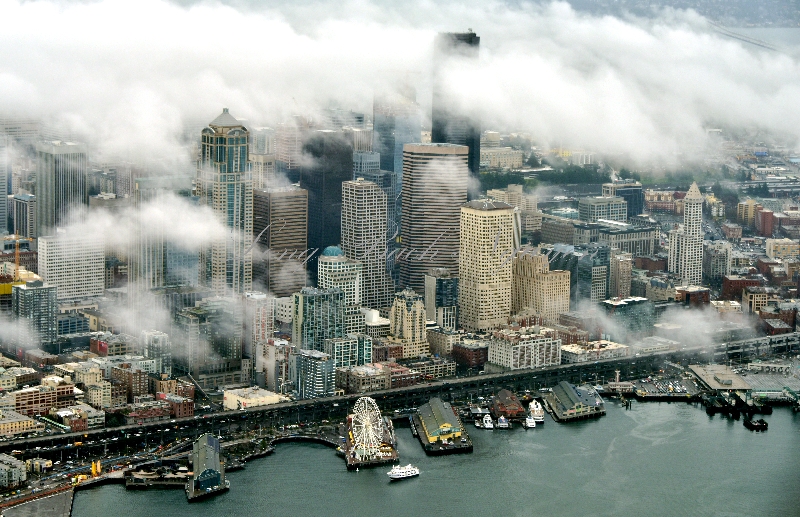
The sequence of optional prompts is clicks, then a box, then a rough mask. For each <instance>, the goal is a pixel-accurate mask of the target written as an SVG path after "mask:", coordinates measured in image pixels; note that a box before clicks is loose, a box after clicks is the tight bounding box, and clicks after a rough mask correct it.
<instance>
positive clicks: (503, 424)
mask: <svg viewBox="0 0 800 517" xmlns="http://www.w3.org/2000/svg"><path fill="white" fill-rule="evenodd" d="M497 428H498V429H511V422H509V421H508V419H507V418H506V417H504V416H501V417H500V418H498V419H497Z"/></svg>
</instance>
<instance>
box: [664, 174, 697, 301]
mask: <svg viewBox="0 0 800 517" xmlns="http://www.w3.org/2000/svg"><path fill="white" fill-rule="evenodd" d="M683 203H684V204H683V228H682V229H679V230H672V231H671V232H669V271H670V273H676V274H678V275H679V276H680V277H681V280H682V282H683V284H684V285H700V282H701V281H702V279H703V226H702V224H703V195H702V194H701V193H700V189H699V188H697V183H692V186H691V187H690V188H689V192H687V193H686V197H685V198H683Z"/></svg>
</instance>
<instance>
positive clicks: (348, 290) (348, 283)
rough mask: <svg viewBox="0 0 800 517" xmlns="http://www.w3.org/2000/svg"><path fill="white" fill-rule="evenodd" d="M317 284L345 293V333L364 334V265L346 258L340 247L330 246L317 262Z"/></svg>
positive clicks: (320, 286)
mask: <svg viewBox="0 0 800 517" xmlns="http://www.w3.org/2000/svg"><path fill="white" fill-rule="evenodd" d="M317 271H318V278H317V280H318V281H317V284H318V286H319V288H320V289H333V288H338V289H341V290H342V291H343V292H344V302H345V308H344V322H345V333H346V334H351V333H354V332H364V315H363V314H362V313H361V305H362V293H363V288H364V282H363V279H364V275H363V264H362V263H361V261H359V260H353V259H351V258H349V257H346V256H345V254H344V252H343V251H342V249H341V248H340V247H338V246H328V247H327V248H325V250H324V251H323V252H322V255H320V257H319V260H318V261H317Z"/></svg>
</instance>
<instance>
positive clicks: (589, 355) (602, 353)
mask: <svg viewBox="0 0 800 517" xmlns="http://www.w3.org/2000/svg"><path fill="white" fill-rule="evenodd" d="M628 351H629V347H628V345H623V344H620V343H614V342H613V341H607V340H605V339H600V340H598V341H589V342H588V343H587V344H586V345H585V346H581V345H564V346H562V347H561V360H562V362H564V364H570V363H585V362H588V361H599V360H600V359H613V358H616V357H626V356H627V355H628Z"/></svg>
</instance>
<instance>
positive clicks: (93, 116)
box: [0, 0, 800, 162]
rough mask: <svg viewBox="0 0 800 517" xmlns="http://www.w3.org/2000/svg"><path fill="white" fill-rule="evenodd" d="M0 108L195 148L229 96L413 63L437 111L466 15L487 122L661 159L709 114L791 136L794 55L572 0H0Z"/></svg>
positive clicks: (367, 89)
mask: <svg viewBox="0 0 800 517" xmlns="http://www.w3.org/2000/svg"><path fill="white" fill-rule="evenodd" d="M0 10H1V11H2V12H3V13H4V20H5V23H4V30H3V31H2V34H0V62H2V63H3V70H2V71H1V72H0V113H2V114H4V115H12V116H37V117H41V118H43V119H47V120H53V121H56V122H60V123H63V124H66V125H68V126H69V129H70V130H71V131H72V132H73V133H74V134H75V135H76V137H78V138H81V139H83V140H86V141H88V142H90V143H91V144H92V146H93V150H94V151H95V153H96V154H97V155H99V156H104V157H120V156H121V157H125V158H130V159H133V160H151V159H168V160H171V161H174V160H175V157H176V156H181V160H185V161H186V162H188V161H189V160H188V158H187V157H186V156H185V151H183V149H182V134H183V129H184V128H185V127H189V128H191V127H196V126H199V125H200V124H205V123H207V122H208V121H210V120H211V119H213V118H214V117H215V116H216V115H217V114H218V112H219V111H220V109H221V108H222V107H223V106H225V107H228V108H230V110H231V112H232V113H233V114H234V115H235V116H237V117H239V118H242V119H247V120H248V122H250V123H257V124H274V123H276V122H279V121H281V120H283V119H284V118H285V117H287V116H288V115H291V114H294V113H299V114H307V113H313V112H314V111H315V110H317V109H319V108H320V107H325V106H330V105H338V106H342V107H345V108H352V109H356V110H361V111H365V112H367V113H369V112H371V102H372V95H373V92H374V91H376V90H379V89H383V88H385V87H386V86H389V85H392V84H396V83H397V82H398V81H399V80H400V79H401V78H404V77H410V78H411V79H412V81H414V82H416V83H417V84H416V86H417V90H418V92H419V100H420V102H421V104H422V106H423V110H424V112H427V113H429V109H430V74H431V69H432V63H431V59H432V46H433V37H434V35H435V33H436V32H438V31H448V30H449V31H463V30H465V29H466V28H467V27H471V28H473V29H474V30H475V31H476V32H477V33H478V35H479V36H480V37H481V55H480V58H479V60H478V61H476V62H474V63H466V64H465V63H461V64H459V65H458V66H454V67H452V68H450V69H448V70H447V74H446V76H447V81H448V82H449V84H451V85H453V87H454V96H455V97H456V98H457V100H458V101H459V102H461V103H462V104H463V105H464V106H466V107H468V108H469V109H470V110H472V111H475V112H477V113H478V114H479V115H480V117H481V118H482V120H483V121H484V124H483V126H484V128H497V129H501V130H505V129H507V130H518V131H528V132H530V133H532V135H533V136H534V137H535V138H536V139H537V141H539V142H543V143H545V144H550V143H553V144H556V145H561V144H563V145H564V146H572V147H584V148H589V149H592V150H596V151H605V152H613V153H624V154H627V155H630V156H631V157H633V158H634V159H637V160H662V159H670V158H672V157H673V156H675V155H676V154H681V153H683V154H691V153H694V152H696V151H697V150H699V149H703V148H704V146H705V138H706V134H705V129H706V127H708V126H710V125H711V126H717V125H722V126H727V127H736V128H740V127H748V128H750V127H754V128H758V129H766V130H769V131H772V132H774V133H776V134H779V135H781V136H783V137H785V138H787V139H788V140H789V141H790V142H794V143H796V142H797V141H798V139H800V128H798V126H797V124H796V121H797V120H798V119H800V64H798V62H797V60H795V59H794V58H792V57H790V56H788V55H784V54H780V53H776V52H772V51H767V50H764V49H758V48H756V47H746V46H745V45H746V44H744V43H742V42H739V41H735V40H731V39H727V38H725V37H723V36H721V35H718V34H716V33H714V32H712V31H711V30H710V28H709V27H708V25H707V24H706V22H705V20H704V19H703V18H701V17H700V16H699V15H697V14H696V13H694V12H692V11H688V12H687V11H676V10H663V11H660V12H658V15H657V16H656V17H654V18H649V19H642V18H633V17H631V18H626V19H621V18H614V17H600V16H593V15H589V14H581V13H578V12H576V11H574V10H573V9H572V8H571V7H569V5H568V4H566V3H541V4H540V3H514V4H509V3H503V2H498V1H492V0H489V1H483V2H477V1H467V2H455V1H445V2H435V3H434V2H430V1H429V0H412V2H406V3H403V6H402V8H400V7H398V5H396V4H394V3H391V2H383V1H380V0H347V1H345V2H343V3H341V2H336V3H333V2H320V1H301V2H293V3H263V2H235V3H231V4H228V5H226V4H221V3H216V2H197V3H193V2H182V3H170V2H167V1H165V0H143V1H141V2H133V3H132V2H128V3H120V2H113V1H111V0H100V1H95V2H59V1H41V2H22V1H21V0H0Z"/></svg>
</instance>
